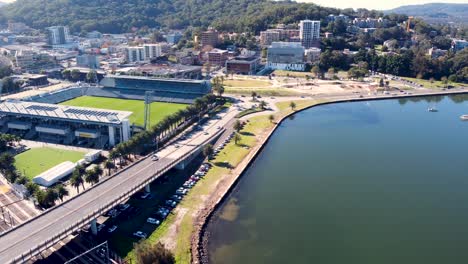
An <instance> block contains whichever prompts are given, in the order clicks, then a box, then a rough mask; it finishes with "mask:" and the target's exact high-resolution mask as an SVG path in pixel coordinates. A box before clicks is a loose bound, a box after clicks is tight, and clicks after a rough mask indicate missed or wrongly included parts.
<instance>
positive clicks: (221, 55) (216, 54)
mask: <svg viewBox="0 0 468 264" xmlns="http://www.w3.org/2000/svg"><path fill="white" fill-rule="evenodd" d="M227 59H228V51H227V50H221V49H212V50H211V51H209V52H208V63H209V64H211V65H218V66H224V65H225V64H226V60H227Z"/></svg>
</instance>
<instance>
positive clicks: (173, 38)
mask: <svg viewBox="0 0 468 264" xmlns="http://www.w3.org/2000/svg"><path fill="white" fill-rule="evenodd" d="M181 38H182V34H181V33H180V32H171V33H168V34H167V35H166V41H167V43H169V44H177V43H179V40H180V39H181Z"/></svg>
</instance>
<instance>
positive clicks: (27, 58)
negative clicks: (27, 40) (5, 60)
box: [15, 50, 35, 69]
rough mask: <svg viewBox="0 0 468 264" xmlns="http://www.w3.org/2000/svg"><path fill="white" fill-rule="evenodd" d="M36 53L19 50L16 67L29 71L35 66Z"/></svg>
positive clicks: (16, 56)
mask: <svg viewBox="0 0 468 264" xmlns="http://www.w3.org/2000/svg"><path fill="white" fill-rule="evenodd" d="M34 55H35V52H34V51H32V50H19V51H18V52H17V53H16V55H15V63H16V66H17V67H19V68H21V69H27V68H29V67H31V66H32V65H34Z"/></svg>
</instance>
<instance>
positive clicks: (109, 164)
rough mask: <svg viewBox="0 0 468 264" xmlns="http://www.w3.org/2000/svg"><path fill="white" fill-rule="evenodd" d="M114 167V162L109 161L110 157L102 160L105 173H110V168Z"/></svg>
mask: <svg viewBox="0 0 468 264" xmlns="http://www.w3.org/2000/svg"><path fill="white" fill-rule="evenodd" d="M114 167H115V165H114V162H112V161H110V158H109V159H108V160H106V161H105V162H104V168H106V169H107V175H110V174H111V169H112V168H114Z"/></svg>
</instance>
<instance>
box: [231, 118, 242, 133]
mask: <svg viewBox="0 0 468 264" xmlns="http://www.w3.org/2000/svg"><path fill="white" fill-rule="evenodd" d="M233 128H234V130H236V131H237V132H239V131H240V130H241V129H242V123H241V122H240V121H239V119H237V120H236V121H235V122H234V126H233Z"/></svg>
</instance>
